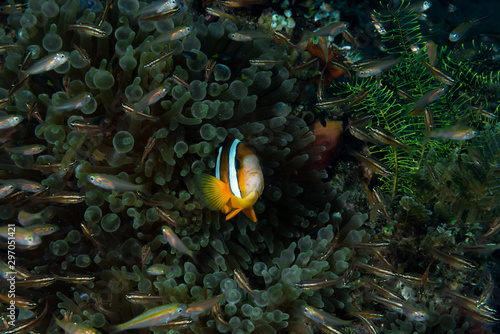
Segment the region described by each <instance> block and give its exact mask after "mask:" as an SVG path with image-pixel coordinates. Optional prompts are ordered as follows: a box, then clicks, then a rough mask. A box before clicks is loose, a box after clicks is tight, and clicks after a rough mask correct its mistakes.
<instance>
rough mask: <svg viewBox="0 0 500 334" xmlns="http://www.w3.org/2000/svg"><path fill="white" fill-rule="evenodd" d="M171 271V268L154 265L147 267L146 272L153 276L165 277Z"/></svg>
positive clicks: (160, 264)
mask: <svg viewBox="0 0 500 334" xmlns="http://www.w3.org/2000/svg"><path fill="white" fill-rule="evenodd" d="M171 271H172V266H167V265H165V264H163V263H156V264H153V265H151V266H149V267H148V269H147V270H146V272H147V273H148V274H150V275H153V276H159V275H165V274H167V273H169V272H171Z"/></svg>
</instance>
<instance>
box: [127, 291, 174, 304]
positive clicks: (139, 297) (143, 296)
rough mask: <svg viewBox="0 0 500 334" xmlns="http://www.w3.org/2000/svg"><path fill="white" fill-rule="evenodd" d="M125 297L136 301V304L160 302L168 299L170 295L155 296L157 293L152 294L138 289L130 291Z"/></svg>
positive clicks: (132, 301) (133, 301) (130, 300)
mask: <svg viewBox="0 0 500 334" xmlns="http://www.w3.org/2000/svg"><path fill="white" fill-rule="evenodd" d="M125 299H127V300H128V301H129V302H131V303H134V304H148V303H154V302H160V301H164V300H167V299H168V297H166V296H155V295H151V294H150V293H146V292H142V291H137V292H130V293H128V294H126V295H125Z"/></svg>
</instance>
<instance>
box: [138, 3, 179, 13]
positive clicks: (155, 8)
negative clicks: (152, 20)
mask: <svg viewBox="0 0 500 334" xmlns="http://www.w3.org/2000/svg"><path fill="white" fill-rule="evenodd" d="M180 5H182V3H181V4H180ZM178 6H179V4H178V3H177V0H167V1H165V0H158V1H153V2H151V3H150V4H148V5H146V6H145V7H144V8H142V9H141V10H139V11H138V12H137V15H139V16H146V15H152V14H158V13H162V12H165V11H168V10H172V9H174V8H176V7H178ZM180 7H182V6H180ZM180 7H179V8H180Z"/></svg>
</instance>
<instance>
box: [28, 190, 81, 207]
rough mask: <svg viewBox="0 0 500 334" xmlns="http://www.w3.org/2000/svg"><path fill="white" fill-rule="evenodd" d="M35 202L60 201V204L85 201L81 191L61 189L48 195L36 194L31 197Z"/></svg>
mask: <svg viewBox="0 0 500 334" xmlns="http://www.w3.org/2000/svg"><path fill="white" fill-rule="evenodd" d="M33 200H34V201H35V202H42V203H43V202H45V203H47V202H48V203H60V204H77V203H81V202H83V201H85V195H83V194H81V193H74V192H67V191H63V192H60V193H56V194H50V195H48V196H37V197H36V198H34V199H33Z"/></svg>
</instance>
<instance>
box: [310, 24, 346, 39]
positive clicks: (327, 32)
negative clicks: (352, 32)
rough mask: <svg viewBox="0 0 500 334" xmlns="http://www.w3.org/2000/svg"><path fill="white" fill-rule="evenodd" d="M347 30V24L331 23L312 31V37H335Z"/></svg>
mask: <svg viewBox="0 0 500 334" xmlns="http://www.w3.org/2000/svg"><path fill="white" fill-rule="evenodd" d="M347 28H349V23H348V22H332V23H330V24H328V25H326V26H324V27H321V28H318V29H316V30H314V31H313V36H328V37H335V36H337V35H338V34H340V33H342V32H344V31H345V30H346V29H347Z"/></svg>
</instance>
